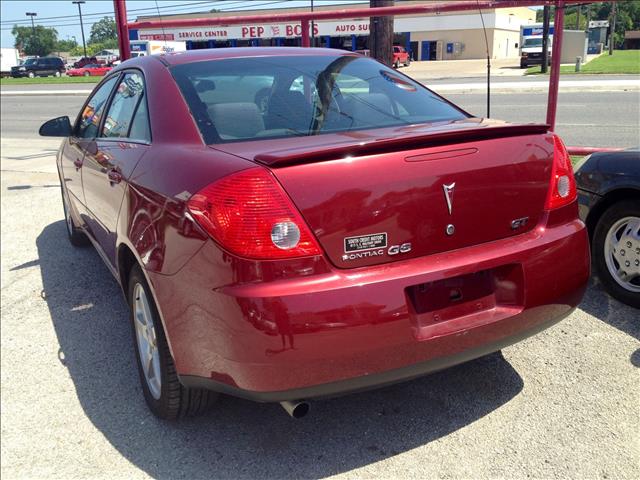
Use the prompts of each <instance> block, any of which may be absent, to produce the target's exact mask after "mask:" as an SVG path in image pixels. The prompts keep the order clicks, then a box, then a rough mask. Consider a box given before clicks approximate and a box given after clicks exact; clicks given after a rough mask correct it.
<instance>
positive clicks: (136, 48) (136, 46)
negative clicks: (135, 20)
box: [131, 43, 147, 52]
mask: <svg viewBox="0 0 640 480" xmlns="http://www.w3.org/2000/svg"><path fill="white" fill-rule="evenodd" d="M131 51H132V52H146V51H147V44H146V43H132V44H131Z"/></svg>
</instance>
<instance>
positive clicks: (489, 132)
mask: <svg viewBox="0 0 640 480" xmlns="http://www.w3.org/2000/svg"><path fill="white" fill-rule="evenodd" d="M450 127H451V126H450V125H449V128H448V129H447V130H443V129H435V128H434V129H433V130H432V131H430V132H429V131H427V132H419V133H410V134H406V135H402V136H396V137H388V138H379V139H372V140H369V141H357V140H353V141H347V142H344V143H341V144H339V145H332V146H329V147H298V148H289V149H286V150H277V151H273V152H267V153H259V154H258V155H256V156H255V157H254V158H253V159H254V161H256V162H258V163H261V164H263V165H266V166H268V167H282V166H288V165H295V164H300V163H310V162H319V161H323V160H324V161H326V160H336V159H341V158H345V157H349V156H362V155H373V154H379V153H386V152H391V151H398V150H411V149H414V148H425V147H435V146H441V145H443V146H444V145H450V144H454V143H456V144H459V143H463V142H464V143H466V142H473V141H476V140H488V139H493V138H501V137H516V136H522V135H539V134H546V133H548V132H549V125H545V124H520V125H498V126H491V125H486V126H473V127H466V128H465V127H462V128H460V127H459V126H457V127H458V128H455V129H451V128H450Z"/></svg>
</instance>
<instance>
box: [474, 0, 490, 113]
mask: <svg viewBox="0 0 640 480" xmlns="http://www.w3.org/2000/svg"><path fill="white" fill-rule="evenodd" d="M476 3H477V4H478V13H480V20H481V21H482V31H483V32H484V44H485V46H486V48H487V118H491V55H489V40H488V38H487V28H486V27H485V25H484V16H483V15H482V9H481V8H480V0H476Z"/></svg>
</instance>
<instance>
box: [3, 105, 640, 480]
mask: <svg viewBox="0 0 640 480" xmlns="http://www.w3.org/2000/svg"><path fill="white" fill-rule="evenodd" d="M631 95H633V94H631ZM504 97H505V98H503V99H502V100H500V101H502V102H503V103H504V104H505V105H506V104H509V103H508V102H510V101H511V102H513V101H516V100H514V98H515V97H513V98H511V99H509V98H507V97H512V96H510V95H505V96H504ZM636 97H637V94H636ZM636 97H633V96H631V97H626V98H627V99H628V100H627V103H630V102H633V101H634V100H633V98H636ZM47 98H48V97H47ZM72 98H73V99H72V100H69V99H68V98H66V97H64V98H60V99H50V100H51V101H52V102H53V105H50V106H49V107H47V108H48V110H47V109H43V107H42V104H40V105H38V104H37V103H34V102H38V101H40V100H34V99H33V97H27V98H22V99H21V100H20V101H21V102H22V103H21V106H20V107H11V108H12V111H11V112H9V110H8V109H9V108H10V105H11V104H9V106H7V105H6V104H5V100H6V99H5V98H3V107H2V108H3V110H2V111H3V119H2V145H1V147H2V148H1V149H2V152H1V157H2V158H1V169H2V176H1V183H0V191H1V211H2V215H1V229H0V230H1V242H0V245H1V272H2V274H1V282H0V283H1V292H2V295H1V311H2V320H1V322H0V330H1V351H2V358H1V383H2V389H1V413H0V414H1V433H2V438H1V447H2V467H1V472H0V473H1V474H2V476H3V478H45V477H46V478H87V477H91V478H145V477H160V478H189V479H193V478H212V477H215V478H320V477H333V476H335V477H342V478H370V477H391V478H405V477H421V478H434V477H443V478H489V477H490V478H525V477H526V478H529V477H531V478H567V477H570V478H629V479H633V478H639V477H640V443H639V442H640V440H639V435H638V432H639V431H640V416H639V412H640V409H639V408H638V407H639V406H640V401H639V399H640V397H639V393H640V388H639V387H640V375H639V373H640V369H639V368H638V367H640V315H639V313H638V310H634V309H632V308H630V307H626V306H624V305H622V304H620V303H618V302H617V301H615V300H613V299H611V298H610V297H608V296H607V295H606V294H605V293H604V292H603V291H602V289H601V288H600V287H599V285H598V284H597V283H592V284H591V285H590V287H589V289H588V292H587V294H586V296H585V299H584V301H583V303H582V304H581V305H580V307H579V309H578V310H576V312H575V313H574V314H573V315H572V316H571V317H569V318H568V319H566V320H565V321H563V322H562V323H560V324H558V325H556V326H555V327H553V328H551V329H549V330H547V331H545V332H543V333H541V334H539V335H538V336H536V337H533V338H530V339H528V340H526V341H524V342H522V343H519V344H517V345H514V346H512V347H509V348H506V349H505V350H504V351H503V352H502V354H495V355H492V356H490V357H487V358H483V359H480V360H476V361H474V362H471V363H468V364H465V365H461V366H458V367H456V368H453V369H450V370H446V371H443V372H440V373H437V374H434V375H431V376H429V377H425V378H422V379H418V380H415V381H412V382H408V383H404V384H400V385H396V386H392V387H388V388H385V389H381V390H376V391H372V392H367V393H360V394H355V395H350V396H345V397H341V398H336V399H332V400H323V401H317V402H313V403H312V407H311V408H312V410H311V413H310V414H309V415H308V416H307V417H306V418H304V419H302V420H293V419H291V418H289V417H288V416H287V415H286V414H285V413H284V411H283V410H282V409H281V408H280V407H279V406H278V405H272V404H255V403H251V402H247V401H242V400H236V399H232V398H228V397H224V398H222V399H221V400H220V402H219V403H218V404H217V405H216V407H215V408H214V409H213V410H212V411H211V412H210V413H208V414H207V415H205V416H203V417H199V418H195V419H187V420H185V421H181V422H179V423H165V422H162V421H159V420H157V419H155V418H154V417H153V416H152V415H151V414H150V413H149V411H148V410H147V408H146V406H145V404H144V401H143V398H142V394H141V391H140V389H139V387H138V374H137V371H136V370H135V358H134V355H133V344H132V340H131V331H130V326H129V324H128V320H127V309H126V305H125V301H124V298H123V296H122V294H121V293H120V291H119V289H118V286H117V284H116V282H115V280H114V279H113V278H111V276H110V274H109V272H108V270H107V268H106V267H105V266H104V265H103V264H102V261H101V259H100V258H99V256H98V254H97V253H96V252H95V251H94V250H93V249H92V248H85V249H74V248H73V247H71V245H70V244H69V243H68V241H67V239H66V236H65V226H64V221H63V212H62V206H61V203H60V190H59V181H58V177H57V174H56V173H55V165H54V155H55V150H56V149H57V146H58V144H59V141H57V140H55V139H54V140H45V139H38V138H37V137H36V136H35V133H33V129H32V127H33V124H34V123H38V122H37V121H36V120H33V119H28V118H27V117H28V115H29V114H28V112H37V114H35V115H36V116H43V115H47V117H46V118H48V117H51V116H55V115H56V114H66V113H72V112H74V111H75V109H76V106H75V104H76V103H78V101H77V99H75V97H72ZM466 98H467V99H468V98H470V97H466ZM565 98H567V97H565ZM612 98H613V97H612ZM612 101H613V100H612ZM615 101H616V102H618V101H619V102H620V103H624V100H619V99H617V97H616V99H615ZM55 102H59V103H58V106H57V109H56V108H55ZM72 103H73V106H70V105H71V104H72ZM478 104H479V105H481V103H480V101H478ZM604 104H606V98H605V99H603V105H604ZM496 108H502V107H499V106H498V107H496ZM503 108H504V110H505V111H508V110H509V108H508V107H503ZM603 108H604V107H603ZM633 108H637V107H631V110H630V112H631V115H633V114H634V112H635V110H633ZM14 110H15V111H14ZM54 111H57V112H58V113H53V112H54ZM561 112H562V110H561ZM9 115H12V116H11V117H10V120H11V121H10V122H7V119H8V118H9ZM19 117H22V120H20V118H19ZM567 118H568V120H570V121H571V122H573V123H579V120H580V119H581V118H582V113H581V112H580V111H578V112H577V113H576V114H575V117H571V118H569V117H567ZM14 119H15V120H16V122H18V123H14V121H13V120H14ZM620 122H621V123H622V122H626V120H625V119H624V118H621V119H620ZM627 123H628V122H627ZM632 125H633V124H632ZM636 126H637V117H636ZM631 128H633V127H631ZM584 130H585V129H583V131H584ZM634 132H637V130H635V131H634ZM634 132H631V133H629V132H627V136H625V137H624V138H622V139H620V140H616V141H617V142H619V143H620V146H630V145H626V144H627V143H630V144H633V143H632V141H633V140H634V135H636V133H634ZM623 133H624V131H623ZM583 134H584V135H588V134H589V131H588V129H587V131H586V132H584V133H583ZM576 135H577V133H576ZM587 139H588V138H587V137H585V138H582V137H577V136H576V140H582V141H584V140H587Z"/></svg>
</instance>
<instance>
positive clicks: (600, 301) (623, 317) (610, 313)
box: [579, 276, 640, 340]
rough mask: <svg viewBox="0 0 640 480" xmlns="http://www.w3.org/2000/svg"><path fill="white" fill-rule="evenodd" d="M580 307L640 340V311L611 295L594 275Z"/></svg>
mask: <svg viewBox="0 0 640 480" xmlns="http://www.w3.org/2000/svg"><path fill="white" fill-rule="evenodd" d="M579 308H580V309H581V310H584V311H585V312H587V313H588V314H590V315H592V316H594V317H596V318H597V319H599V320H602V321H603V322H605V323H608V324H609V325H611V326H612V327H614V328H617V329H618V330H620V331H621V332H624V333H626V334H627V335H631V336H632V337H633V338H635V339H636V340H640V322H639V321H638V317H639V316H640V312H638V310H637V309H635V308H633V307H631V306H629V305H625V304H623V303H621V302H619V301H618V300H616V299H614V298H613V297H611V296H610V295H609V294H608V293H607V292H606V291H605V290H604V288H603V287H602V284H601V283H600V282H599V281H598V279H597V278H594V277H593V276H592V277H591V279H590V280H589V288H588V289H587V293H585V295H584V298H583V300H582V303H580V306H579Z"/></svg>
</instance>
